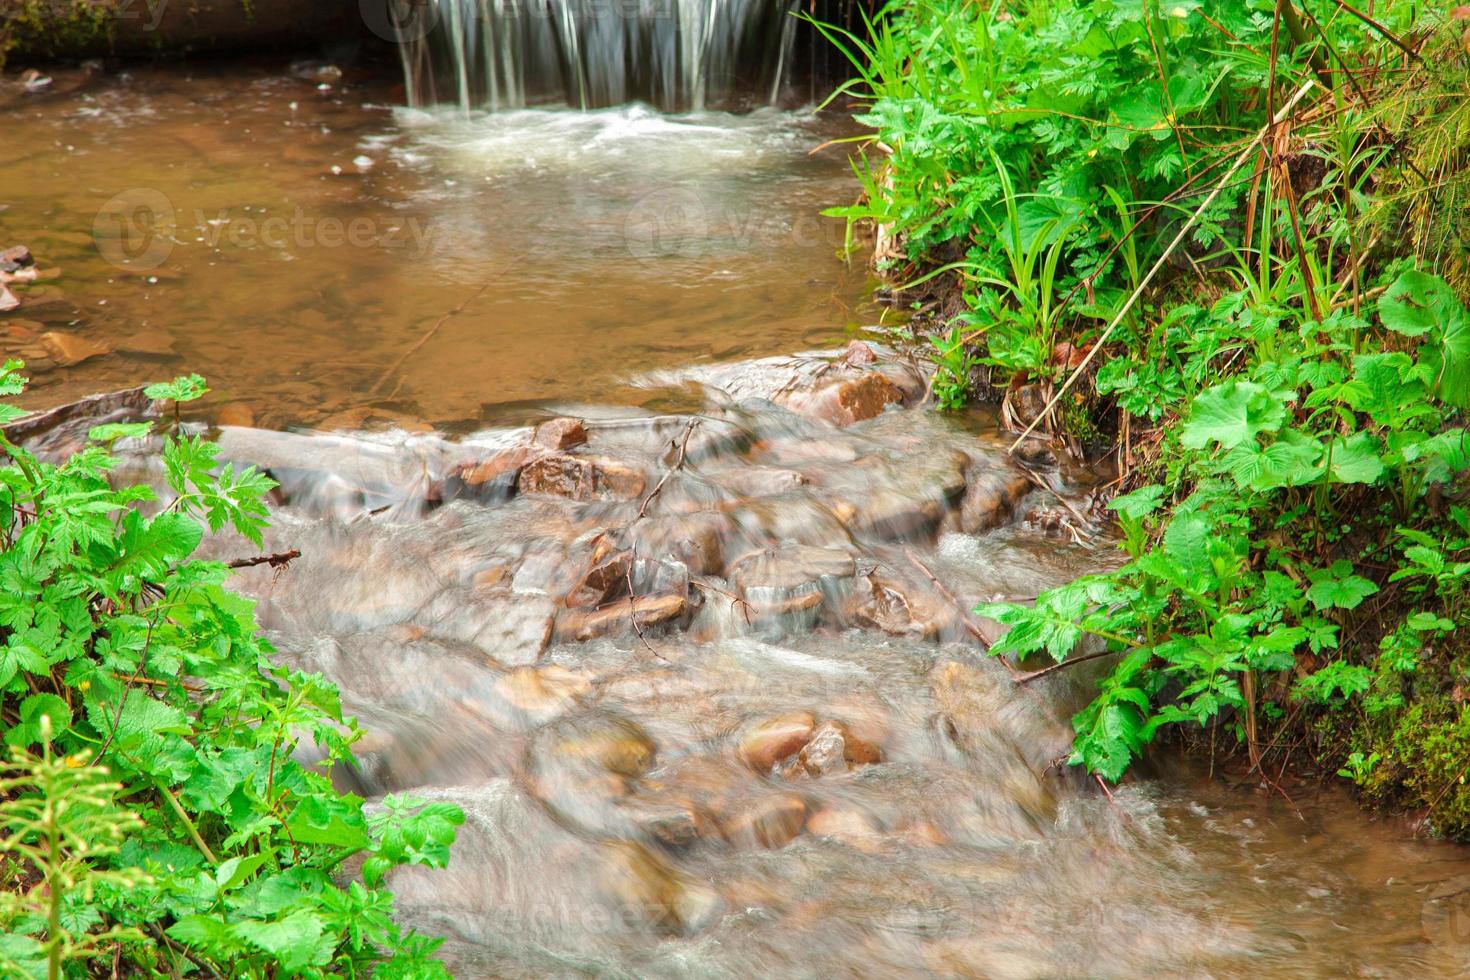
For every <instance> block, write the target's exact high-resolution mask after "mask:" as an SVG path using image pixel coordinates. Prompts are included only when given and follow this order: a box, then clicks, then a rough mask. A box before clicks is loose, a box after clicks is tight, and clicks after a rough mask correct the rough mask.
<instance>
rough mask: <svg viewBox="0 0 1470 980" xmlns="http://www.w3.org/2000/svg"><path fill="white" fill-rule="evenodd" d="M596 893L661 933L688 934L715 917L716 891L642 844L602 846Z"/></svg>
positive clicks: (720, 908) (719, 904) (719, 903)
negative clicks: (680, 871) (686, 874)
mask: <svg viewBox="0 0 1470 980" xmlns="http://www.w3.org/2000/svg"><path fill="white" fill-rule="evenodd" d="M603 858H604V859H603V862H602V866H601V868H600V871H599V874H598V876H597V884H598V888H599V890H600V891H601V892H602V894H603V895H604V896H606V897H607V898H608V899H610V900H612V901H613V902H615V903H616V904H618V905H619V906H621V907H622V908H623V909H624V910H625V911H626V912H629V913H632V914H633V915H636V916H637V917H638V918H640V919H642V920H643V921H645V922H647V923H648V924H649V925H652V926H653V927H655V928H656V929H659V930H661V931H664V932H667V933H673V934H682V935H688V934H692V933H696V932H698V931H699V930H701V929H703V928H705V927H706V926H709V925H711V924H713V923H714V922H715V920H716V919H718V918H719V915H720V913H721V912H722V911H723V908H724V902H723V901H722V899H721V898H720V894H719V892H717V891H715V890H714V889H713V888H711V887H710V886H708V885H704V884H700V883H698V882H695V881H693V880H692V879H690V878H688V877H686V876H684V875H681V874H680V873H679V872H677V871H676V870H674V868H673V867H672V866H671V865H670V864H669V863H668V862H667V861H666V860H664V859H663V858H662V857H660V856H658V855H657V854H655V853H654V852H653V851H650V850H649V849H648V848H646V847H644V846H643V845H642V844H637V843H631V842H618V843H614V844H607V845H604V852H603Z"/></svg>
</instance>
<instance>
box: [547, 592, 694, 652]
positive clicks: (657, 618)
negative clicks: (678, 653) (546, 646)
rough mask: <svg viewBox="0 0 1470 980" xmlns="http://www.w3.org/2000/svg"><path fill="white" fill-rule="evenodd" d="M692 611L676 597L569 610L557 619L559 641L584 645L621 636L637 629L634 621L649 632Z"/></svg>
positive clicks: (652, 597)
mask: <svg viewBox="0 0 1470 980" xmlns="http://www.w3.org/2000/svg"><path fill="white" fill-rule="evenodd" d="M688 610H689V600H688V599H686V598H685V597H684V596H682V595H676V594H673V593H656V594H653V595H644V596H639V597H638V598H637V599H636V600H634V601H631V602H630V601H628V600H623V601H621V602H614V603H612V604H611V605H608V606H604V607H603V608H601V609H568V610H565V611H563V612H562V613H561V614H560V615H558V616H557V618H556V638H557V639H558V640H559V641H563V642H565V641H568V640H576V641H579V642H580V641H584V640H591V639H595V638H597V637H599V636H609V635H611V634H614V633H621V632H623V631H624V630H629V629H632V628H633V620H634V618H636V619H637V622H638V626H639V628H640V629H648V628H649V627H651V626H659V625H661V624H663V623H667V622H669V621H671V620H675V619H678V618H679V617H681V616H683V615H684V614H685V613H686V612H688Z"/></svg>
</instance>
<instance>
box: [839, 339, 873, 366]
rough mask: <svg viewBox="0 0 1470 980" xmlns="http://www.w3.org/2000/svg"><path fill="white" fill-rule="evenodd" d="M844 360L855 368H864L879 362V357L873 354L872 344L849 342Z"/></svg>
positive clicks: (858, 341)
mask: <svg viewBox="0 0 1470 980" xmlns="http://www.w3.org/2000/svg"><path fill="white" fill-rule="evenodd" d="M843 360H845V361H847V363H848V364H851V365H852V366H853V367H864V366H866V365H869V364H876V363H877V362H878V355H877V354H875V353H873V347H872V345H871V344H868V343H865V342H864V341H861V340H849V341H848V342H847V347H846V348H844V352H843Z"/></svg>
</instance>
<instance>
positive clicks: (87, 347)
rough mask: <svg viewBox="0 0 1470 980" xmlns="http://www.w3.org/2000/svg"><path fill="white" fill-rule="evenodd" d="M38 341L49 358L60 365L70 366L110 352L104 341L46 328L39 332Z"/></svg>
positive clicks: (110, 349)
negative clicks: (41, 332)
mask: <svg viewBox="0 0 1470 980" xmlns="http://www.w3.org/2000/svg"><path fill="white" fill-rule="evenodd" d="M40 343H41V346H42V347H43V348H45V350H46V353H47V354H49V355H50V357H51V359H52V360H53V361H55V362H56V363H57V364H60V365H61V366H62V367H72V366H74V365H77V364H80V363H82V362H83V361H86V360H90V359H91V358H94V357H104V356H106V355H108V354H111V353H112V348H111V347H109V346H107V345H106V344H104V343H100V342H98V341H95V340H88V339H87V338H86V337H82V336H79V335H77V334H74V333H62V332H61V331H59V330H48V331H47V332H46V333H43V334H41V337H40Z"/></svg>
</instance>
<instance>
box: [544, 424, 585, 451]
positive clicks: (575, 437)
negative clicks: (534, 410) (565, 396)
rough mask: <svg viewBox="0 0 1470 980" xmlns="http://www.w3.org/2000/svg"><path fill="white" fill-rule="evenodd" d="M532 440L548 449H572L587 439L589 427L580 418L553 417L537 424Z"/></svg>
mask: <svg viewBox="0 0 1470 980" xmlns="http://www.w3.org/2000/svg"><path fill="white" fill-rule="evenodd" d="M531 441H532V442H534V443H535V444H536V445H538V446H542V447H544V448H546V449H558V450H560V449H571V448H573V447H574V446H580V445H582V444H583V443H585V442H586V441H587V427H586V426H584V425H583V424H582V423H581V421H580V420H578V419H552V420H551V421H549V422H542V423H541V424H540V425H538V426H536V434H535V435H534V436H532V437H531Z"/></svg>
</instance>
